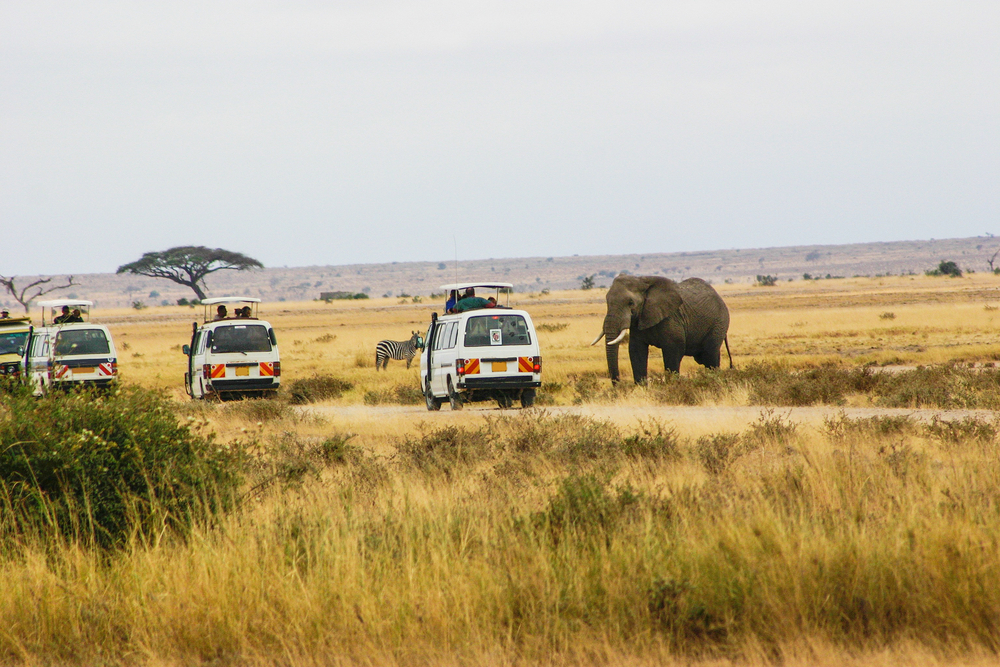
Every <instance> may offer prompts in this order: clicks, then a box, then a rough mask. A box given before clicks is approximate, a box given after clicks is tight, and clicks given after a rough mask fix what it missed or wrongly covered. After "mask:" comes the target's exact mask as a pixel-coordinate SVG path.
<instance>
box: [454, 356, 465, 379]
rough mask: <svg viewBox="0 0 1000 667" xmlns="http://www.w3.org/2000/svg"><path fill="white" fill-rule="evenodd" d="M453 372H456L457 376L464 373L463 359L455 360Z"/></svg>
mask: <svg viewBox="0 0 1000 667" xmlns="http://www.w3.org/2000/svg"><path fill="white" fill-rule="evenodd" d="M455 373H457V374H458V376H459V377H461V376H463V375H465V359H456V360H455Z"/></svg>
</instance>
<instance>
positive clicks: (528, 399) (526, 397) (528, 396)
mask: <svg viewBox="0 0 1000 667" xmlns="http://www.w3.org/2000/svg"><path fill="white" fill-rule="evenodd" d="M534 404H535V390H534V389H525V390H524V391H522V392H521V407H522V408H530V407H531V406H532V405H534Z"/></svg>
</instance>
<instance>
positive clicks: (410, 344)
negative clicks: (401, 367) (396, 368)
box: [375, 331, 424, 370]
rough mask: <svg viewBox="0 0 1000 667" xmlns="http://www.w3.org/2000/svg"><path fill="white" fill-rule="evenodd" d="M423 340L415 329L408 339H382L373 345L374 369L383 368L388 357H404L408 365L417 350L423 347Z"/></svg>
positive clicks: (398, 358) (401, 358)
mask: <svg viewBox="0 0 1000 667" xmlns="http://www.w3.org/2000/svg"><path fill="white" fill-rule="evenodd" d="M423 347H424V341H423V340H421V338H420V334H419V333H418V332H416V331H414V332H413V335H412V336H410V340H382V341H379V342H378V345H376V346H375V370H379V367H381V368H382V369H383V370H384V369H385V367H386V366H388V365H389V359H395V360H396V361H402V360H403V359H406V367H407V368H409V367H410V363H411V362H412V361H413V357H414V356H416V354H417V350H419V349H423Z"/></svg>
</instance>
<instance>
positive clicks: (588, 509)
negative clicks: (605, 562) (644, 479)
mask: <svg viewBox="0 0 1000 667" xmlns="http://www.w3.org/2000/svg"><path fill="white" fill-rule="evenodd" d="M640 499H641V496H640V495H639V494H638V493H637V492H636V491H635V490H634V489H633V488H632V487H630V486H625V487H622V488H619V489H616V490H615V492H614V493H611V492H609V491H608V488H607V483H606V482H604V481H602V480H600V479H598V478H597V477H595V476H593V475H573V476H571V477H567V478H565V479H563V480H562V482H560V484H559V488H558V489H557V490H556V493H555V494H554V495H553V496H552V497H550V498H549V502H548V507H546V509H545V511H544V512H540V513H538V514H536V515H535V516H534V521H535V524H536V525H541V526H547V527H548V529H549V531H550V535H551V537H552V539H553V542H556V543H558V542H559V541H560V540H561V539H562V538H563V537H564V535H565V534H566V533H568V532H570V531H573V532H576V533H578V534H590V533H603V534H606V533H608V532H611V531H613V530H614V529H615V528H616V526H617V524H618V522H619V521H621V520H622V519H623V518H624V515H626V514H627V513H628V512H629V510H631V509H633V508H635V507H637V506H638V504H639V501H640Z"/></svg>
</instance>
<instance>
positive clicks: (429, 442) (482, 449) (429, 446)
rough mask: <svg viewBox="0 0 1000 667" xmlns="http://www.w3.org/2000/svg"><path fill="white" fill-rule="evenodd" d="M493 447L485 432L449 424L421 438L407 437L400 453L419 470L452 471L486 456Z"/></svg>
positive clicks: (447, 472)
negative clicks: (456, 467) (458, 466)
mask: <svg viewBox="0 0 1000 667" xmlns="http://www.w3.org/2000/svg"><path fill="white" fill-rule="evenodd" d="M490 447H491V445H490V443H489V442H488V441H487V439H486V438H485V437H484V433H483V431H481V430H478V429H466V428H462V427H459V426H454V425H448V426H445V427H443V428H439V429H436V430H434V431H430V432H425V433H421V434H420V437H419V438H413V437H410V436H407V437H406V438H404V439H403V441H402V442H401V443H400V444H399V454H400V456H401V458H402V459H403V460H404V461H405V462H408V463H410V464H412V465H414V466H415V467H416V468H418V469H420V470H424V471H432V470H437V471H443V472H444V473H445V474H450V473H451V472H452V470H453V469H454V468H455V466H457V465H460V464H469V463H472V462H474V461H477V460H479V459H481V458H483V456H484V455H485V454H486V453H487V452H488V451H489V449H490Z"/></svg>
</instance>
